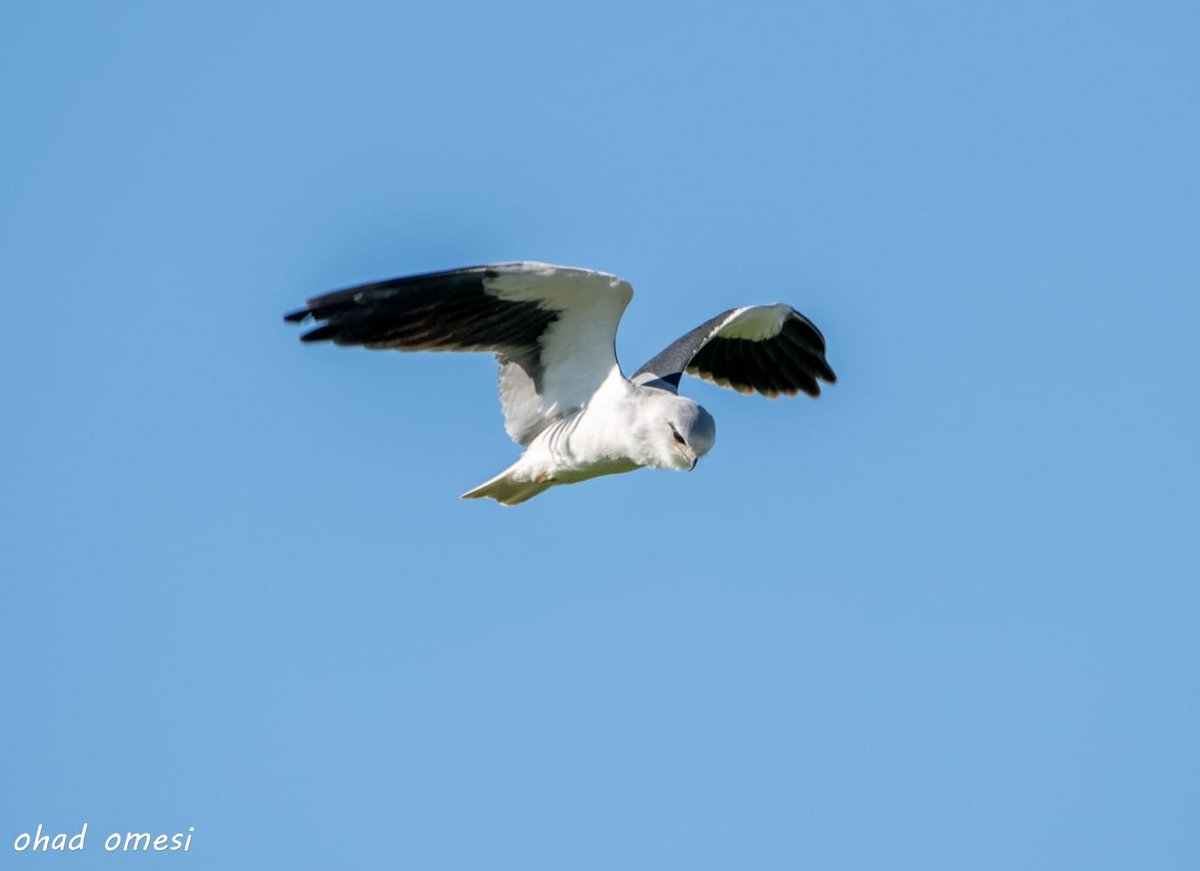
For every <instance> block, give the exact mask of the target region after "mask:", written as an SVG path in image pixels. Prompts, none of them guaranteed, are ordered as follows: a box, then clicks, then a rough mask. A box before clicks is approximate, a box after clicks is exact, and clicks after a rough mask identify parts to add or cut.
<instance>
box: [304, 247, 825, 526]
mask: <svg viewBox="0 0 1200 871" xmlns="http://www.w3.org/2000/svg"><path fill="white" fill-rule="evenodd" d="M632 295H633V290H632V288H631V287H630V286H629V285H628V284H627V283H626V282H624V281H621V280H620V279H618V278H616V277H615V276H612V275H608V274H606V273H602V272H593V271H591V270H584V269H573V268H569V267H561V266H551V265H548V264H544V263H503V264H495V265H492V266H480V267H471V268H468V269H459V270H452V271H449V272H439V273H430V274H427V275H417V276H411V277H408V278H401V279H395V280H393V281H388V282H381V283H378V284H371V285H363V286H361V287H356V288H350V289H348V290H343V291H336V292H334V293H330V294H326V295H324V296H320V297H316V298H315V299H312V300H310V301H309V303H308V307H307V308H305V309H303V310H301V311H298V312H294V313H292V314H290V315H288V320H293V321H299V320H303V319H304V318H306V317H309V316H311V317H314V318H316V319H317V320H319V321H324V322H325V323H324V324H323V325H321V326H319V327H317V328H316V329H314V330H312V331H311V332H309V333H307V334H306V335H305V336H304V337H303V338H304V339H305V341H318V340H322V339H330V340H332V341H334V342H335V343H337V344H347V345H364V346H366V347H369V348H394V349H397V350H464V351H491V352H493V353H495V354H496V357H497V359H498V361H499V363H500V397H501V404H502V405H503V409H504V416H505V428H506V429H507V431H508V433H509V435H511V436H512V438H513V439H514V440H515V441H516V442H517V443H518V444H521V445H523V446H524V447H525V452H524V453H523V454H522V455H521V457H520V458H519V459H518V460H517V461H516V462H515V463H513V465H512V466H510V467H509V468H507V469H505V470H504V471H503V472H501V473H500V474H499V475H497V476H496V477H494V478H492V479H491V480H489V481H487V482H485V483H484V484H481V485H480V486H478V487H476V488H475V489H473V490H471V491H469V492H467V493H465V494H464V497H465V498H478V497H488V498H492V499H496V500H497V501H498V502H500V503H502V504H505V505H515V504H517V503H519V502H524V501H525V500H527V499H530V498H532V497H533V496H536V495H537V494H539V493H541V492H542V491H544V490H546V489H547V488H549V487H552V486H554V485H556V484H572V483H577V482H579V481H584V480H587V479H589V478H595V477H599V476H601V475H612V474H617V473H620V472H629V471H633V470H634V469H637V468H641V467H643V466H652V467H656V468H664V469H684V470H688V469H692V468H694V467H695V465H696V461H697V460H698V459H699V458H700V457H702V456H704V454H705V453H707V452H708V450H709V449H710V448H712V446H713V443H714V441H715V439H716V425H715V423H714V421H713V419H712V416H711V415H710V414H709V413H708V412H707V411H705V410H704V409H703V408H701V407H700V406H699V405H698V404H697V403H695V402H693V401H692V400H690V399H687V398H686V397H682V396H679V395H678V394H677V392H676V390H677V387H678V384H679V378H680V375H681V374H682V373H683V372H684V371H688V372H691V373H693V374H697V375H699V376H700V377H703V378H707V379H709V380H712V381H715V382H717V383H719V384H723V385H724V386H729V387H733V388H735V389H737V390H740V391H743V392H751V391H755V390H756V391H758V392H760V393H764V394H766V395H769V396H776V395H778V394H779V393H795V392H797V391H798V390H803V391H804V392H806V393H809V394H811V395H814V396H815V395H817V394H818V393H819V387H818V385H817V380H818V379H820V380H825V381H829V382H833V381H834V380H835V376H834V374H833V371H832V370H831V369H830V368H829V366H828V365H827V364H826V363H825V358H824V349H825V345H824V339H823V338H822V337H821V334H820V333H819V332H818V331H817V329H816V328H815V327H813V326H812V324H811V323H809V322H808V320H807V319H805V318H804V317H803V316H802V315H800V314H799V313H798V312H796V311H795V310H794V309H792V308H791V307H790V306H786V305H782V304H776V305H770V306H747V307H743V308H739V309H731V310H729V311H727V312H724V313H723V314H721V315H718V316H717V317H716V318H713V319H712V320H711V321H709V322H707V323H705V324H703V325H701V326H700V327H697V328H696V329H695V330H693V331H691V332H690V333H688V334H686V335H684V336H682V337H681V338H680V339H678V340H677V341H676V342H674V343H672V345H670V346H669V347H668V348H667V349H666V350H664V351H663V352H662V353H661V354H659V355H658V356H656V357H655V358H654V359H652V360H651V361H649V362H648V363H647V364H646V365H645V366H643V367H642V368H641V369H639V370H638V372H637V373H636V374H635V375H634V377H633V378H632V380H631V379H628V378H626V377H625V376H624V375H623V374H622V372H621V368H620V366H619V364H618V363H617V360H616V353H615V350H614V344H613V343H614V340H615V336H616V329H617V323H618V322H619V320H620V317H621V314H622V312H623V311H624V310H625V306H626V305H627V304H628V303H629V300H630V299H631V298H632Z"/></svg>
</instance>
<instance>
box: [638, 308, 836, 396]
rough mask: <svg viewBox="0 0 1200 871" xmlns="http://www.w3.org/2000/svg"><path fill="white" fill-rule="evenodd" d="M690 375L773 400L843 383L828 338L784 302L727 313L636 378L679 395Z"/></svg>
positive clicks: (660, 356) (813, 393)
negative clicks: (829, 355)
mask: <svg viewBox="0 0 1200 871" xmlns="http://www.w3.org/2000/svg"><path fill="white" fill-rule="evenodd" d="M684 372H687V373H688V374H689V375H695V376H697V377H699V378H703V379H705V380H706V381H712V382H714V383H716V384H719V385H721V386H722V387H732V388H733V389H734V390H737V391H738V392H739V393H753V392H755V391H757V392H759V393H762V394H763V395H765V396H771V397H775V396H778V395H779V394H781V393H786V394H788V395H789V396H794V395H795V394H796V392H797V391H800V390H802V391H804V392H805V393H807V394H808V395H809V396H819V395H820V393H821V386H820V384H818V382H819V381H827V382H829V383H830V384H833V383H834V382H835V381H837V376H836V375H835V374H834V373H833V370H832V369H830V368H829V364H828V363H826V362H825V337H824V336H822V335H821V332H820V331H819V330H818V329H817V328H816V327H814V326H813V325H812V323H811V322H810V321H809V320H808V318H806V317H805V316H804V315H802V314H800V312H798V311H796V310H795V309H794V308H792V307H791V306H790V305H784V304H783V303H776V304H775V305H750V306H743V307H742V308H734V309H730V310H729V311H727V312H722V313H721V314H719V315H717V316H716V317H715V318H713V319H712V320H710V321H707V322H705V323H703V324H701V325H700V326H698V327H696V329H694V330H692V331H691V332H690V333H688V334H686V335H684V336H680V337H679V338H678V339H676V340H675V341H674V342H672V343H671V345H670V346H669V347H668V348H666V349H665V350H663V351H662V353H660V354H658V355H657V356H656V357H654V359H652V360H651V361H650V362H648V363H647V364H646V365H645V366H643V367H642V368H641V369H639V370H638V371H637V372H636V373H634V376H633V378H632V379H631V380H632V381H633V383H634V384H642V385H645V386H647V387H658V388H660V389H663V390H669V391H671V392H672V393H676V392H678V390H679V378H680V376H681V375H682V374H683V373H684Z"/></svg>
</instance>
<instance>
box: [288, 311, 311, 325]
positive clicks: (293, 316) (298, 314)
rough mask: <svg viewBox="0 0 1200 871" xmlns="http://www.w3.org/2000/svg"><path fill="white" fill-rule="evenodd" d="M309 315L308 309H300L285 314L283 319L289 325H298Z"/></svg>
mask: <svg viewBox="0 0 1200 871" xmlns="http://www.w3.org/2000/svg"><path fill="white" fill-rule="evenodd" d="M308 315H309V311H308V309H306V308H302V309H298V310H297V311H294V312H288V313H287V314H285V315H284V316H283V319H284V320H285V321H287V322H288V323H291V324H298V323H300V322H301V321H302V320H304V319H305V318H306V317H308Z"/></svg>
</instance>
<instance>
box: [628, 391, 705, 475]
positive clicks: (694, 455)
mask: <svg viewBox="0 0 1200 871" xmlns="http://www.w3.org/2000/svg"><path fill="white" fill-rule="evenodd" d="M659 411H660V413H659V414H657V415H655V416H654V418H653V420H652V421H651V422H650V431H649V432H648V433H647V434H646V435H647V441H648V443H649V445H648V446H649V447H650V452H651V458H650V463H649V465H652V466H657V467H658V468H660V469H683V470H691V469H694V468H696V461H697V460H699V459H700V458H701V457H702V456H704V455H705V454H707V453H708V452H709V450H711V449H712V446H713V444H714V443H715V442H716V440H717V424H716V421H714V420H713V417H712V415H711V414H709V413H708V412H707V411H705V410H704V409H703V408H701V407H700V406H699V405H697V404H696V403H695V402H693V401H692V400H690V399H688V398H686V397H683V396H676V395H674V394H671V393H665V392H664V393H662V399H661V400H660V402H659Z"/></svg>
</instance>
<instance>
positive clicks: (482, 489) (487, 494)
mask: <svg viewBox="0 0 1200 871" xmlns="http://www.w3.org/2000/svg"><path fill="white" fill-rule="evenodd" d="M514 468H515V467H513V466H510V467H509V468H507V469H505V470H504V471H503V472H501V473H500V474H499V475H497V476H496V477H495V478H492V479H491V480H490V481H484V482H483V483H482V484H480V485H479V486H478V487H476V488H475V489H474V490H468V491H467V492H466V493H463V494H462V498H463V499H495V500H496V501H497V502H499V503H500V504H501V505H518V504H520V503H521V502H524V501H525V500H526V499H532V498H533V497H534V496H536V495H537V494H539V493H541V492H542V491H544V490H548V489H550V488H551V487H553V486H554V483H553V482H552V481H518V480H516V478H514V477H513V469H514Z"/></svg>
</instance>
